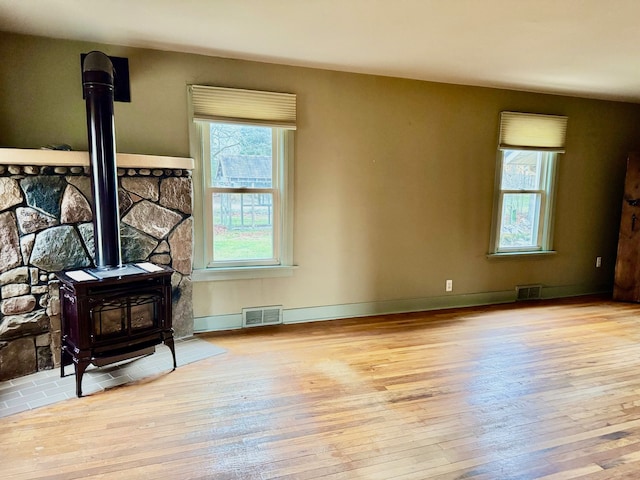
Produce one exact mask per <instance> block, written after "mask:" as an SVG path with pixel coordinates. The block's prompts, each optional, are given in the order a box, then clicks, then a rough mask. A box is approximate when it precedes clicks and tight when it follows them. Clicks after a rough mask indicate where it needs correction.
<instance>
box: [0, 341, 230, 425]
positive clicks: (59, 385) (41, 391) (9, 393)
mask: <svg viewBox="0 0 640 480" xmlns="http://www.w3.org/2000/svg"><path fill="white" fill-rule="evenodd" d="M175 344H176V360H177V363H178V367H180V366H181V365H187V364H188V363H193V362H196V361H198V360H203V359H205V358H208V357H211V356H213V355H218V354H220V353H224V352H225V350H223V349H222V348H218V347H216V346H215V345H212V344H210V343H208V342H205V341H204V340H200V339H198V338H197V337H190V338H186V339H181V340H176V342H175ZM172 365H173V362H172V359H171V352H170V350H169V348H168V347H166V346H165V345H158V346H157V347H156V353H154V354H153V355H149V356H146V357H142V358H139V359H136V360H128V361H124V362H121V363H119V364H115V365H107V366H104V367H99V368H98V367H93V366H90V367H89V368H88V369H87V371H86V372H85V374H84V376H83V377H82V393H83V395H91V394H92V393H96V392H99V391H102V390H106V389H108V388H113V387H116V386H118V385H122V384H125V383H128V382H131V381H135V380H139V379H141V378H144V377H146V376H148V375H153V374H157V373H159V372H164V371H169V370H170V369H171V367H172ZM65 374H66V376H65V377H64V378H60V368H54V369H53V370H45V371H42V372H38V373H34V374H32V375H27V376H25V377H20V378H15V379H13V380H7V381H5V382H0V417H6V416H9V415H13V414H14V413H18V412H23V411H25V410H30V409H33V408H38V407H42V406H44V405H50V404H52V403H56V402H60V401H62V400H67V399H69V398H74V397H75V392H76V387H75V385H76V377H75V375H74V374H73V366H72V365H69V366H68V367H65Z"/></svg>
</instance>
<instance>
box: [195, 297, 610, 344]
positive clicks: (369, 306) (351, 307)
mask: <svg viewBox="0 0 640 480" xmlns="http://www.w3.org/2000/svg"><path fill="white" fill-rule="evenodd" d="M610 291H611V287H607V286H602V287H594V286H593V285H590V286H586V285H571V286H561V287H543V288H542V298H543V299H552V298H563V297H575V296H581V295H591V294H600V293H608V292H610ZM515 300H516V292H515V290H505V291H501V292H484V293H470V294H466V295H443V296H438V297H425V298H411V299H404V300H389V301H384V302H364V303H350V304H345V305H324V306H319V307H303V308H291V309H284V311H283V323H285V324H287V323H304V322H319V321H324V320H336V319H339V318H354V317H369V316H373V315H387V314H392V313H409V312H422V311H427V310H442V309H445V308H458V307H475V306H480V305H495V304H500V303H510V302H515ZM239 328H242V313H234V314H229V315H211V316H207V317H197V318H195V319H194V328H193V330H194V333H204V332H214V331H222V330H235V329H239Z"/></svg>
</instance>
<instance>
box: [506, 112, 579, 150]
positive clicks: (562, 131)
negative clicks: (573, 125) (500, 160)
mask: <svg viewBox="0 0 640 480" xmlns="http://www.w3.org/2000/svg"><path fill="white" fill-rule="evenodd" d="M567 120H568V118H567V117H563V116H559V115H541V114H535V113H518V112H502V113H501V114H500V142H499V144H500V149H502V150H543V151H548V152H557V153H564V142H565V136H566V133H567Z"/></svg>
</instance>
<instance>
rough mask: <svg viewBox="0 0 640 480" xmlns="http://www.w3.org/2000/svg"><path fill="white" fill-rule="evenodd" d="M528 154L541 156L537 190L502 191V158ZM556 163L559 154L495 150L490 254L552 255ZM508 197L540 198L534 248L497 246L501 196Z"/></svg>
mask: <svg viewBox="0 0 640 480" xmlns="http://www.w3.org/2000/svg"><path fill="white" fill-rule="evenodd" d="M513 151H529V152H534V153H536V154H539V155H544V156H545V157H546V158H544V161H543V163H544V166H543V168H542V171H541V172H540V185H539V187H538V188H537V189H503V188H502V178H503V174H504V166H505V156H506V154H507V152H513ZM557 163H558V153H557V152H549V151H545V150H535V149H516V148H509V149H500V150H499V151H498V161H497V168H496V180H495V182H496V183H495V189H494V190H495V198H494V208H493V221H492V228H491V249H490V252H491V253H492V254H496V255H500V254H531V253H545V252H553V247H552V240H553V235H552V233H553V213H554V204H555V202H554V200H555V185H556V170H557ZM508 194H523V195H527V194H537V195H540V201H539V205H537V212H536V217H537V222H536V223H537V225H536V227H535V232H534V235H533V237H534V238H535V239H536V242H535V245H523V246H520V247H518V246H514V247H501V246H500V232H501V231H502V220H503V218H502V213H503V206H504V196H505V195H508Z"/></svg>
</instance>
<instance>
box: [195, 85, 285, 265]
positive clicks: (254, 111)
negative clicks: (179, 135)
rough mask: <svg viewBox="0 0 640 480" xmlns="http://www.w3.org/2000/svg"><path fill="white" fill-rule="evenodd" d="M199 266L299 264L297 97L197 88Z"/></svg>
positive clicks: (197, 225)
mask: <svg viewBox="0 0 640 480" xmlns="http://www.w3.org/2000/svg"><path fill="white" fill-rule="evenodd" d="M189 94H190V100H191V102H190V103H191V107H192V118H193V128H192V133H193V135H192V151H193V155H194V157H195V158H194V159H195V161H196V162H195V163H196V169H195V171H194V187H195V188H194V190H195V191H194V197H195V204H196V207H197V208H196V211H195V212H194V219H195V221H196V228H195V231H196V235H195V242H194V243H195V247H196V252H195V255H194V257H195V266H196V268H209V269H217V270H224V269H229V268H231V269H238V268H241V267H245V269H246V268H264V267H281V266H288V265H291V263H292V245H291V244H292V242H291V237H292V208H293V205H292V191H291V188H292V155H293V130H294V128H295V96H294V95H289V94H278V93H271V92H256V91H248V90H235V89H227V88H217V87H203V86H195V85H193V86H190V87H189Z"/></svg>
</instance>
